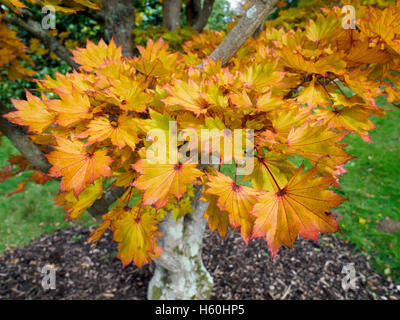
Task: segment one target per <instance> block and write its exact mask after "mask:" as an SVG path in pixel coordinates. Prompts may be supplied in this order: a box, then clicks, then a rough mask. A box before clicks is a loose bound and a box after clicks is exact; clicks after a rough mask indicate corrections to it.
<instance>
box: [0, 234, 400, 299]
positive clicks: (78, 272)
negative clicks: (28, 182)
mask: <svg viewBox="0 0 400 320" xmlns="http://www.w3.org/2000/svg"><path fill="white" fill-rule="evenodd" d="M90 231H91V230H89V229H85V228H82V227H80V226H74V227H72V228H69V229H64V230H57V231H55V232H53V233H52V234H49V235H46V236H42V237H41V238H38V239H36V240H35V241H33V242H32V243H31V244H29V245H27V246H25V247H21V248H17V249H15V250H12V251H6V252H5V253H4V254H3V255H2V256H0V299H134V300H136V299H139V300H141V299H146V288H147V284H148V282H149V280H150V278H151V275H152V270H153V266H145V267H143V268H142V269H138V268H136V267H134V266H132V265H129V266H127V267H125V268H124V269H122V267H121V263H120V261H119V259H118V258H116V257H115V256H116V252H117V248H116V244H115V243H114V242H112V241H110V239H111V238H112V236H111V234H110V233H109V232H108V233H107V234H106V236H104V237H103V238H102V239H101V240H100V242H99V243H98V245H97V247H96V249H94V250H91V248H90V246H89V245H88V244H87V243H86V241H87V238H88V236H89V234H90ZM266 252H268V250H267V246H266V244H265V242H264V241H262V240H261V239H257V240H254V241H252V242H251V243H250V244H249V245H248V246H245V245H244V244H243V241H242V240H241V238H240V234H238V233H237V232H229V233H228V236H227V238H226V240H225V241H224V240H222V239H221V238H220V237H219V236H217V235H216V234H215V233H213V234H210V233H209V232H207V235H206V237H205V244H204V249H203V259H204V263H205V265H206V267H207V269H208V270H209V271H210V273H211V274H212V276H213V277H214V289H213V292H212V297H211V298H212V299H223V300H225V299H385V300H386V299H393V300H399V299H400V285H399V284H397V285H396V284H393V283H391V282H388V281H386V280H385V279H384V277H382V276H381V275H379V274H377V273H376V272H375V271H374V270H373V269H372V268H371V266H370V264H369V263H368V260H367V259H366V258H365V257H363V256H361V255H359V254H356V253H355V251H354V249H353V247H352V246H351V245H350V244H348V243H346V242H345V241H343V240H339V239H338V238H336V237H334V236H330V235H323V236H322V237H321V240H320V241H319V242H313V241H309V240H304V239H299V240H297V241H296V243H295V245H294V248H293V249H287V248H283V249H281V251H280V252H279V253H278V255H277V256H276V257H275V258H274V259H273V260H272V261H271V259H270V258H269V257H268V256H267V254H266ZM349 263H353V264H354V268H355V270H356V277H357V279H356V281H355V283H356V285H357V288H356V289H351V288H350V289H348V290H346V291H345V290H344V289H343V288H342V279H343V278H344V277H345V276H346V273H342V269H343V266H344V265H346V264H349ZM46 264H52V265H53V266H54V267H55V268H56V289H55V290H44V289H43V288H42V286H41V281H42V277H43V275H42V273H41V272H40V271H41V269H42V268H43V266H45V265H46Z"/></svg>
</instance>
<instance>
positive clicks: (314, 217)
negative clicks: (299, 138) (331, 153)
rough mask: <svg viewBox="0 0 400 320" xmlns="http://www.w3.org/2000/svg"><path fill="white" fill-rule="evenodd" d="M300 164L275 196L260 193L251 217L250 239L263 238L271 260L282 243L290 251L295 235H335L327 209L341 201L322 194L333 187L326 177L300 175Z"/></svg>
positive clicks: (329, 193) (310, 172) (328, 193)
mask: <svg viewBox="0 0 400 320" xmlns="http://www.w3.org/2000/svg"><path fill="white" fill-rule="evenodd" d="M303 169H304V164H302V165H301V166H300V167H299V169H298V170H297V171H296V173H295V175H294V176H293V177H292V178H291V179H290V180H289V182H288V183H287V185H286V186H285V187H284V188H283V189H280V190H279V191H277V192H264V193H263V194H261V195H260V196H259V197H258V203H256V204H255V206H254V208H253V210H252V211H251V214H252V215H254V216H255V217H256V221H255V224H254V230H253V235H252V237H253V238H257V237H262V238H264V239H265V240H266V241H267V243H268V246H269V248H270V250H271V256H272V257H274V256H275V255H276V254H277V252H278V251H279V249H280V247H281V245H282V243H283V244H285V245H286V246H288V247H292V246H293V243H294V242H295V240H296V238H297V235H298V234H299V235H300V236H302V237H303V238H306V239H312V240H314V241H316V240H317V239H318V233H319V232H336V231H337V230H338V224H337V222H336V220H335V218H334V217H333V215H332V214H327V212H329V209H330V208H334V207H337V206H338V205H339V204H340V203H342V202H343V201H344V200H345V199H344V198H342V197H341V196H339V195H337V194H335V193H333V191H330V190H326V188H327V187H329V186H331V185H332V184H333V183H334V179H332V178H329V177H317V170H316V169H315V168H313V169H311V170H308V171H306V172H303Z"/></svg>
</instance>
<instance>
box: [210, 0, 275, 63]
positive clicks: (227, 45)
mask: <svg viewBox="0 0 400 320" xmlns="http://www.w3.org/2000/svg"><path fill="white" fill-rule="evenodd" d="M277 2H278V1H277V0H255V1H254V2H253V4H252V5H251V6H250V8H249V9H248V10H247V11H246V13H245V14H244V15H243V17H242V18H241V19H240V20H239V22H238V24H237V25H236V26H235V27H234V28H233V29H232V30H231V32H229V34H228V35H227V36H226V37H225V39H224V40H223V41H222V42H221V44H220V45H219V46H218V47H217V48H216V49H215V50H214V52H213V53H212V54H211V55H210V58H212V59H214V60H215V61H217V60H221V61H222V65H225V64H227V63H228V62H229V60H230V59H231V58H232V57H233V56H234V55H235V54H236V52H237V51H238V50H239V49H240V48H241V47H242V45H243V44H244V43H245V42H246V41H247V40H248V39H249V38H250V37H251V36H252V35H253V33H254V32H255V31H256V29H257V27H258V26H259V25H260V24H261V23H263V22H264V21H265V19H266V18H267V16H268V14H269V13H270V12H271V11H272V9H273V8H274V6H275V5H276V3H277Z"/></svg>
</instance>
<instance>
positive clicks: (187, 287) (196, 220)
mask: <svg viewBox="0 0 400 320" xmlns="http://www.w3.org/2000/svg"><path fill="white" fill-rule="evenodd" d="M202 191H203V186H201V187H197V188H196V191H195V198H194V201H193V206H194V211H193V212H192V213H190V214H188V215H186V216H185V217H183V218H180V219H179V220H175V219H174V218H173V217H172V215H171V214H168V215H167V217H166V219H165V220H163V221H162V222H161V223H160V231H161V232H162V234H163V236H162V238H161V239H160V241H159V244H160V245H161V247H162V249H163V253H162V255H161V257H159V258H157V259H155V260H154V263H155V265H156V268H155V272H154V275H153V278H152V279H151V281H150V283H149V287H148V291H147V298H148V299H149V300H158V299H163V300H189V299H208V298H209V297H210V295H211V291H212V287H213V279H212V277H211V275H210V273H209V272H208V271H207V269H206V268H205V266H204V264H203V260H202V258H201V250H202V243H203V235H204V230H205V228H206V223H207V221H206V220H205V219H203V214H204V211H205V210H206V209H207V207H208V203H207V202H204V201H201V200H199V199H200V197H201V193H202Z"/></svg>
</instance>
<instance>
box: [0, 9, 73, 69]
mask: <svg viewBox="0 0 400 320" xmlns="http://www.w3.org/2000/svg"><path fill="white" fill-rule="evenodd" d="M2 20H3V21H5V22H7V23H11V24H14V25H16V26H19V27H21V28H23V29H25V30H26V31H28V32H29V33H30V34H31V35H33V36H34V37H36V38H39V39H40V40H41V41H42V42H43V43H44V45H45V46H46V47H47V48H49V49H50V50H51V51H53V52H54V53H55V54H56V55H57V56H58V57H59V58H61V59H63V60H64V61H66V62H67V63H68V65H69V66H70V67H72V68H73V69H78V67H79V65H78V64H77V63H76V62H75V61H73V60H72V53H71V52H70V51H69V50H68V49H67V48H65V47H64V46H63V45H61V44H60V43H59V42H58V40H57V38H56V37H53V36H52V35H51V34H49V33H48V32H47V31H46V30H45V29H43V28H42V26H41V24H40V23H39V22H37V21H35V20H32V19H30V18H28V20H27V22H25V21H24V20H21V19H20V18H16V17H10V16H7V17H3V18H2Z"/></svg>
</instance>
